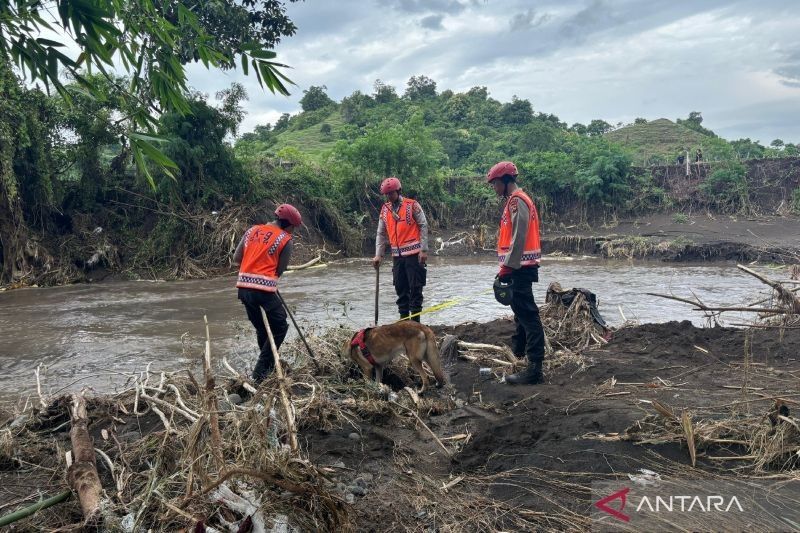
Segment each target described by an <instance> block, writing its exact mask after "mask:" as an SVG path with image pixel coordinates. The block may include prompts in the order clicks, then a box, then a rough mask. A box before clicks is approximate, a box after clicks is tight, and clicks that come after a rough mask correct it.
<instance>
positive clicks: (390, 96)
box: [372, 80, 399, 104]
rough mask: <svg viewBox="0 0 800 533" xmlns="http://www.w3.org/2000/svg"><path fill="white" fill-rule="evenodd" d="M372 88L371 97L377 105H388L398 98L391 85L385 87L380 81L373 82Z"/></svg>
mask: <svg viewBox="0 0 800 533" xmlns="http://www.w3.org/2000/svg"><path fill="white" fill-rule="evenodd" d="M372 87H373V92H372V97H373V98H374V99H375V102H376V103H378V104H388V103H389V102H393V101H395V100H397V99H398V98H399V97H398V96H397V90H395V88H394V87H392V86H391V85H386V84H385V83H383V82H382V81H381V80H375V84H374V85H373V86H372Z"/></svg>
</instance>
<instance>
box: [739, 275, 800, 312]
mask: <svg viewBox="0 0 800 533" xmlns="http://www.w3.org/2000/svg"><path fill="white" fill-rule="evenodd" d="M736 268H738V269H739V270H741V271H742V272H747V273H748V274H750V275H751V276H753V277H754V278H756V279H757V280H758V281H760V282H762V283H765V284H767V285H769V286H770V287H772V289H773V290H774V291H775V292H777V293H778V299H779V300H780V301H781V303H783V304H784V305H786V306H787V307H789V310H790V312H791V313H793V314H800V298H799V297H797V296H796V295H795V293H794V292H792V291H791V290H789V289H787V288H786V287H784V286H783V285H781V284H780V283H779V282H777V281H773V280H771V279H769V278H767V277H766V276H763V275H762V274H759V273H758V272H756V271H755V270H751V269H749V268H747V267H746V266H744V265H736ZM783 312H786V311H785V310H784V311H783Z"/></svg>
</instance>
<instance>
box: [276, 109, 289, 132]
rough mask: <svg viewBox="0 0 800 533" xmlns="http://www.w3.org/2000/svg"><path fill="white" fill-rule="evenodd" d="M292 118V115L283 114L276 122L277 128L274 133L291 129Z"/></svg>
mask: <svg viewBox="0 0 800 533" xmlns="http://www.w3.org/2000/svg"><path fill="white" fill-rule="evenodd" d="M290 118H291V115H290V114H289V113H284V114H282V115H281V116H280V117H279V118H278V120H277V121H276V122H275V127H274V128H273V130H272V131H275V132H280V131H284V130H285V129H286V128H288V127H289V119H290Z"/></svg>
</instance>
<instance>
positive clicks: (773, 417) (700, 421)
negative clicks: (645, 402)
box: [622, 401, 800, 472]
mask: <svg viewBox="0 0 800 533" xmlns="http://www.w3.org/2000/svg"><path fill="white" fill-rule="evenodd" d="M653 407H654V408H655V410H656V411H657V414H649V415H647V416H645V418H644V419H642V420H639V421H637V422H636V423H635V424H634V425H633V426H631V427H629V428H628V429H627V430H626V431H625V434H624V435H623V436H622V438H623V440H629V441H633V442H636V443H638V444H664V443H674V442H678V443H686V445H687V447H688V448H689V454H690V456H691V457H692V462H693V463H694V461H695V457H701V456H704V457H706V458H707V459H710V460H713V461H736V462H737V464H739V465H740V466H741V465H744V466H749V467H750V468H752V469H753V470H754V471H755V472H766V471H774V470H779V471H786V470H792V469H794V468H795V467H796V466H797V465H798V463H800V425H799V423H800V420H798V419H797V418H795V417H792V416H790V415H789V410H788V408H787V407H786V404H785V403H783V402H781V401H776V403H775V405H774V406H773V408H772V410H771V411H769V412H768V413H762V414H760V415H758V414H755V415H751V414H745V413H741V412H733V411H731V412H727V413H705V414H704V416H703V417H702V418H697V419H696V420H695V419H693V417H692V416H691V415H690V414H689V413H688V412H687V411H685V412H683V413H682V414H681V416H680V417H679V416H678V415H677V414H675V413H673V411H672V409H670V408H669V407H667V406H665V405H664V404H661V403H660V402H657V401H653Z"/></svg>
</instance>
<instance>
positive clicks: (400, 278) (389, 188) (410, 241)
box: [372, 177, 428, 322]
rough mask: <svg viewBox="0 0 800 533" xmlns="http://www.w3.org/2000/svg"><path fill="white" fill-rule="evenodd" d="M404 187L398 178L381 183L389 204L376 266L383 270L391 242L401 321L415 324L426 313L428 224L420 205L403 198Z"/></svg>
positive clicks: (384, 211)
mask: <svg viewBox="0 0 800 533" xmlns="http://www.w3.org/2000/svg"><path fill="white" fill-rule="evenodd" d="M401 187H402V186H401V184H400V180H399V179H397V178H394V177H391V178H386V179H385V180H383V182H381V194H383V195H385V196H386V200H387V201H386V203H385V204H384V205H383V208H381V215H380V219H379V220H378V234H377V237H376V238H375V257H374V258H373V259H372V264H373V265H374V266H375V268H376V269H378V268H380V265H381V259H382V258H383V253H384V251H385V250H386V241H387V240H388V241H389V244H390V245H391V247H392V256H393V261H394V263H393V265H392V281H393V282H394V289H395V292H396V293H397V309H398V311H399V312H400V318H401V319H403V318H406V317H408V316H409V315H411V317H412V318H411V320H416V321H417V322H419V315H418V314H417V313H419V312H420V311H422V288H423V287H424V286H425V283H426V280H427V277H428V271H427V267H426V265H427V262H428V221H427V220H426V219H425V213H424V212H423V211H422V207H421V206H420V205H419V202H417V201H416V200H412V199H411V198H404V197H403V196H402V195H401V192H402V188H401ZM414 315H417V316H414Z"/></svg>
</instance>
